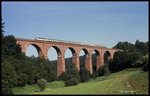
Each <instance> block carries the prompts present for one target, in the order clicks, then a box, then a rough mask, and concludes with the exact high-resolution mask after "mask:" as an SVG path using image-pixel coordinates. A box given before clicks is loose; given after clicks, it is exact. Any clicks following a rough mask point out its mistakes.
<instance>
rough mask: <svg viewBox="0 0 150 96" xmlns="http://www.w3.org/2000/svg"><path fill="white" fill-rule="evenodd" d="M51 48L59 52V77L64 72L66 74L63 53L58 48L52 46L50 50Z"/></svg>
mask: <svg viewBox="0 0 150 96" xmlns="http://www.w3.org/2000/svg"><path fill="white" fill-rule="evenodd" d="M51 47H53V48H54V49H55V50H56V52H57V76H59V75H60V74H61V73H62V72H65V65H64V61H63V58H62V57H63V56H62V52H61V50H60V48H59V47H57V46H50V47H49V48H48V49H50V48H51ZM47 54H48V53H47Z"/></svg>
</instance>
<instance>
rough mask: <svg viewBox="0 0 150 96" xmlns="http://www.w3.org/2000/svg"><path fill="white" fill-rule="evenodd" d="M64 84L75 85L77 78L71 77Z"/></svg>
mask: <svg viewBox="0 0 150 96" xmlns="http://www.w3.org/2000/svg"><path fill="white" fill-rule="evenodd" d="M65 84H66V86H72V85H77V84H78V80H77V78H71V79H69V80H67V81H66V82H65Z"/></svg>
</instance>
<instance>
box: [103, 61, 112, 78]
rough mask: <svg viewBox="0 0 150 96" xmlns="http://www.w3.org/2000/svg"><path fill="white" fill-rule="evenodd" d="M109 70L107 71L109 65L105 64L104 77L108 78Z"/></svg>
mask: <svg viewBox="0 0 150 96" xmlns="http://www.w3.org/2000/svg"><path fill="white" fill-rule="evenodd" d="M110 73H111V72H110V70H109V64H105V65H104V75H105V76H108V75H109V74H110Z"/></svg>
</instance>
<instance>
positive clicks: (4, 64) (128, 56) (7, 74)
mask: <svg viewBox="0 0 150 96" xmlns="http://www.w3.org/2000/svg"><path fill="white" fill-rule="evenodd" d="M1 27H2V29H1V53H2V54H1V60H2V61H1V69H2V70H1V93H2V94H13V92H12V88H14V87H16V86H20V87H21V86H25V85H26V84H29V85H33V84H36V83H37V81H38V80H39V79H41V78H43V79H45V80H46V81H47V82H52V81H55V80H62V81H65V82H66V86H72V85H76V84H78V83H81V82H86V81H88V79H89V78H96V77H98V76H102V75H109V74H111V73H115V72H119V71H121V70H124V69H126V68H142V70H143V71H149V69H148V68H149V67H148V66H149V65H148V64H149V58H148V57H149V46H148V45H149V41H147V42H142V41H139V40H136V42H135V44H132V43H129V42H127V41H125V42H118V43H117V44H116V45H115V46H114V47H113V48H117V49H123V50H124V51H123V52H116V53H115V54H114V58H113V59H110V60H109V61H107V62H105V64H104V66H102V67H100V68H99V69H98V70H96V55H93V56H92V58H93V59H92V66H93V70H94V73H93V74H90V72H89V71H88V70H87V69H86V68H85V67H84V56H82V57H80V68H81V70H80V71H78V70H77V69H76V68H75V66H74V64H70V63H71V58H67V59H66V62H67V63H66V69H67V71H66V72H62V74H61V75H60V76H59V77H57V70H56V68H57V61H52V62H51V61H49V60H45V59H44V58H38V57H37V58H35V57H27V56H25V54H24V53H22V52H21V47H20V45H19V44H16V40H15V37H14V36H13V35H8V36H5V35H4V33H5V31H4V30H3V28H4V23H2V26H1Z"/></svg>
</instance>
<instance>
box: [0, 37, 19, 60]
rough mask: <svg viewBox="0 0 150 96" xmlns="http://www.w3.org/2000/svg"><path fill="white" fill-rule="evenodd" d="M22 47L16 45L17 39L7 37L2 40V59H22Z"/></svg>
mask: <svg viewBox="0 0 150 96" xmlns="http://www.w3.org/2000/svg"><path fill="white" fill-rule="evenodd" d="M20 55H21V47H20V46H19V45H18V44H16V39H15V37H14V36H12V35H8V36H5V37H4V38H3V39H2V57H4V58H7V57H9V56H13V57H15V58H18V59H19V58H20Z"/></svg>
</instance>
